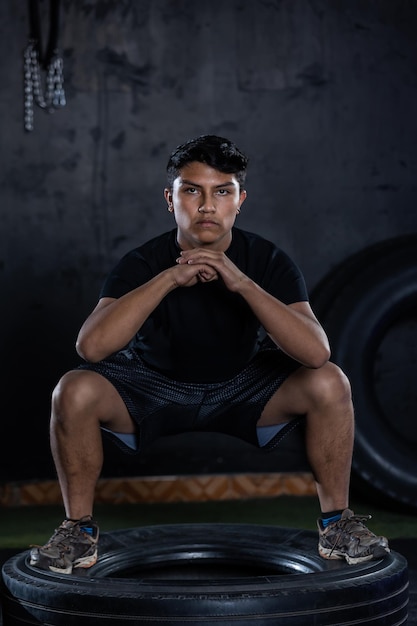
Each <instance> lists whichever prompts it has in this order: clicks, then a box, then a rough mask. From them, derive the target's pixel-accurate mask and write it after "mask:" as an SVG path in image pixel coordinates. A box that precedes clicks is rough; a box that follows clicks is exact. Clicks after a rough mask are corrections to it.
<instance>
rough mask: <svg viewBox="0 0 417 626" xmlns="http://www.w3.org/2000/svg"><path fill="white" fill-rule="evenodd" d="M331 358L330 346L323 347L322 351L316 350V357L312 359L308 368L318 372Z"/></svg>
mask: <svg viewBox="0 0 417 626" xmlns="http://www.w3.org/2000/svg"><path fill="white" fill-rule="evenodd" d="M330 356H331V352H330V347H329V346H328V345H323V346H322V347H321V349H319V350H316V351H315V352H314V355H313V356H312V358H311V362H310V363H309V365H308V367H310V368H311V369H315V370H318V369H320V368H321V367H323V366H324V365H326V363H327V362H328V361H329V359H330Z"/></svg>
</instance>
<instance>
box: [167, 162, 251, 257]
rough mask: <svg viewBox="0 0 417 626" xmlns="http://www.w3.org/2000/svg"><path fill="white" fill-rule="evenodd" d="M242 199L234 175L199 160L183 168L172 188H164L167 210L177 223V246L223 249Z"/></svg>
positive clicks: (243, 196)
mask: <svg viewBox="0 0 417 626" xmlns="http://www.w3.org/2000/svg"><path fill="white" fill-rule="evenodd" d="M245 198H246V191H240V187H239V183H238V181H237V179H236V175H235V174H225V173H224V172H219V171H218V170H215V169H213V168H212V167H209V166H208V165H206V164H205V163H200V162H198V161H193V162H192V163H189V164H188V165H186V166H185V167H183V168H182V169H181V170H180V175H179V176H178V177H177V178H176V179H175V180H174V183H173V186H172V190H170V189H165V199H166V201H167V203H168V209H169V210H170V211H171V212H172V213H173V214H174V217H175V221H176V223H177V231H178V232H177V238H178V243H179V245H180V247H181V248H182V249H183V250H189V249H192V248H198V247H201V246H208V247H210V248H211V249H214V250H222V251H224V250H226V249H227V248H228V247H229V245H230V242H231V239H232V235H231V228H232V226H233V224H234V223H235V219H236V215H237V213H238V212H239V210H240V206H241V204H242V203H243V201H244V200H245Z"/></svg>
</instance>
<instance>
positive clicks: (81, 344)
mask: <svg viewBox="0 0 417 626" xmlns="http://www.w3.org/2000/svg"><path fill="white" fill-rule="evenodd" d="M75 349H76V351H77V354H78V356H80V357H81V358H82V359H84V361H87V362H88V363H98V361H101V360H102V358H103V357H102V356H101V355H99V354H98V351H97V350H96V349H95V348H94V346H93V345H92V343H91V342H89V341H86V340H82V339H80V338H78V339H77V341H76V344H75Z"/></svg>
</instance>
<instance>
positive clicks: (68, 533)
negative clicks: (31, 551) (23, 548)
mask: <svg viewBox="0 0 417 626" xmlns="http://www.w3.org/2000/svg"><path fill="white" fill-rule="evenodd" d="M74 532H75V534H76V535H79V534H80V532H81V530H80V527H79V526H78V524H74V525H73V526H70V527H67V526H64V525H61V526H59V527H58V528H56V529H55V531H54V534H53V535H52V537H51V538H50V539H49V541H48V542H47V543H46V544H45V545H44V546H41V545H36V544H32V545H31V546H30V547H31V548H42V547H43V548H49V547H50V546H56V547H57V548H59V550H60V551H65V552H69V551H70V549H71V548H70V545H69V544H71V542H73V541H74V540H75V539H76V537H74Z"/></svg>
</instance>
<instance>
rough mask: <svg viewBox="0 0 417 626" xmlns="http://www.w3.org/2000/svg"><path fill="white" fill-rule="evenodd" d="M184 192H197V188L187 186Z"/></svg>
mask: <svg viewBox="0 0 417 626" xmlns="http://www.w3.org/2000/svg"><path fill="white" fill-rule="evenodd" d="M185 191H186V193H197V189H196V188H195V187H187V188H186V190H185Z"/></svg>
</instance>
